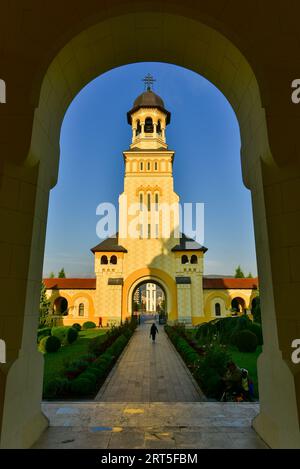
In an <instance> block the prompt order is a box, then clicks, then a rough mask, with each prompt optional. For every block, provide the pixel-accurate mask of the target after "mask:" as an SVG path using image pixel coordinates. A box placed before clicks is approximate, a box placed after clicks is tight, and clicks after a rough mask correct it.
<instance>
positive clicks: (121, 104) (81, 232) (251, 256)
mask: <svg viewBox="0 0 300 469" xmlns="http://www.w3.org/2000/svg"><path fill="white" fill-rule="evenodd" d="M149 72H150V73H151V74H152V75H154V77H155V78H156V83H155V85H154V91H155V92H156V93H157V94H159V95H160V96H161V97H162V98H163V100H164V102H165V106H166V108H167V109H168V110H169V111H170V112H171V114H172V115H171V123H170V125H169V126H168V128H167V142H168V144H169V148H170V149H172V150H175V152H176V153H175V162H174V183H175V190H176V192H177V193H178V194H179V196H180V199H181V202H183V203H184V202H194V203H195V202H203V203H204V204H205V234H204V244H205V246H206V247H208V252H207V253H206V256H205V274H223V275H232V274H233V273H234V270H235V267H236V266H237V265H238V264H241V266H242V268H243V270H244V271H245V273H246V274H248V272H249V271H251V272H252V274H253V275H256V273H257V269H256V256H255V243H254V233H253V222H252V207H251V196H250V192H249V191H248V189H246V188H245V187H244V185H243V182H242V175H241V163H240V134H239V128H238V122H237V119H236V117H235V114H234V112H233V110H232V108H231V106H230V104H229V103H228V101H227V100H226V98H225V97H224V96H223V94H222V93H221V92H220V91H219V90H218V89H217V88H216V87H215V86H214V85H212V84H211V83H210V82H208V81H207V80H206V79H204V78H203V77H201V76H200V75H198V74H196V73H194V72H191V71H189V70H186V69H184V68H181V67H177V66H175V65H170V64H162V63H139V64H131V65H126V66H124V67H119V68H116V69H114V70H112V71H110V72H107V73H105V74H103V75H101V76H100V77H98V78H97V79H95V80H94V81H92V82H91V83H89V84H88V85H87V86H86V87H85V88H84V89H83V90H81V92H80V93H79V94H78V95H77V96H76V97H75V99H74V100H73V102H72V103H71V105H70V107H69V108H68V110H67V113H66V115H65V118H64V121H63V125H62V129H61V139H60V148H61V157H60V167H59V178H58V183H57V185H56V186H55V187H54V188H53V189H52V191H51V194H50V206H49V216H48V226H47V236H46V248H45V259H44V276H48V275H49V273H50V272H51V271H54V272H55V274H56V273H57V272H58V270H59V269H60V268H61V267H64V268H65V271H66V273H67V276H69V277H71V276H81V277H89V276H93V269H94V265H93V255H92V253H91V252H90V248H91V247H93V246H95V245H96V244H98V243H99V241H100V240H99V239H98V238H97V235H96V224H97V222H98V221H99V216H97V215H96V207H97V206H98V204H99V203H101V202H112V203H114V204H115V205H116V204H117V201H118V196H119V194H120V193H121V192H122V191H123V175H124V167H123V156H122V151H124V150H126V149H128V147H129V144H130V143H131V128H130V126H129V125H128V124H127V120H126V113H127V111H128V110H129V109H131V107H132V104H133V101H134V99H135V98H136V97H137V96H138V95H139V94H140V93H142V92H143V89H144V87H143V86H144V85H143V83H142V81H141V80H142V78H143V77H144V76H145V75H146V74H147V73H149Z"/></svg>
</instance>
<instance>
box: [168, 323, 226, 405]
mask: <svg viewBox="0 0 300 469" xmlns="http://www.w3.org/2000/svg"><path fill="white" fill-rule="evenodd" d="M165 331H166V333H167V335H168V337H169V339H170V340H171V342H172V343H173V345H174V346H175V348H176V350H177V351H178V352H179V353H180V355H181V356H182V358H183V360H184V361H185V363H186V365H187V367H188V368H189V370H190V372H191V373H192V375H193V376H194V378H195V380H196V381H197V383H198V384H199V386H200V388H201V390H202V391H203V392H204V394H205V395H206V396H207V397H209V398H214V399H218V398H219V397H220V389H221V377H222V376H223V375H224V374H225V371H226V365H227V363H228V362H229V361H230V358H231V357H230V354H229V353H228V352H227V350H226V347H224V346H220V345H213V346H206V347H205V348H204V347H201V348H200V349H199V350H196V349H195V347H193V346H192V345H190V344H189V343H188V341H187V339H186V337H185V331H184V328H182V327H179V326H173V327H171V326H165Z"/></svg>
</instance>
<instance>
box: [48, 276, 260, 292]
mask: <svg viewBox="0 0 300 469" xmlns="http://www.w3.org/2000/svg"><path fill="white" fill-rule="evenodd" d="M43 282H44V284H45V286H46V288H47V289H48V290H95V288H96V279H95V278H44V280H43ZM203 288H204V289H206V290H226V289H246V290H256V289H257V288H258V279H257V278H207V277H203Z"/></svg>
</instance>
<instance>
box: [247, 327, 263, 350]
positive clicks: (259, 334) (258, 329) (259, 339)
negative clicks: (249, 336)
mask: <svg viewBox="0 0 300 469" xmlns="http://www.w3.org/2000/svg"><path fill="white" fill-rule="evenodd" d="M248 330H249V331H250V332H253V334H255V335H256V337H257V343H258V345H263V343H264V340H263V334H262V327H261V324H258V323H256V322H254V323H253V324H252V325H251V326H250V327H249V329H248Z"/></svg>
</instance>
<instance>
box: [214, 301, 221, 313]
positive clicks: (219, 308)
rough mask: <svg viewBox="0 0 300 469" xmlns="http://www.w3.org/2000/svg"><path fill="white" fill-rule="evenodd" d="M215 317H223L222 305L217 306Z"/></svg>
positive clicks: (217, 304)
mask: <svg viewBox="0 0 300 469" xmlns="http://www.w3.org/2000/svg"><path fill="white" fill-rule="evenodd" d="M215 315H216V316H221V305H220V303H216V304H215Z"/></svg>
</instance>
